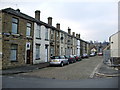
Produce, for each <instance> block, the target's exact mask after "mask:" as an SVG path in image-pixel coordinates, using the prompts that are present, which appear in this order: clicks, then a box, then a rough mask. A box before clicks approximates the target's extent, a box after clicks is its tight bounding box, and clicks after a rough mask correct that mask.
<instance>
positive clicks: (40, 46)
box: [33, 10, 50, 64]
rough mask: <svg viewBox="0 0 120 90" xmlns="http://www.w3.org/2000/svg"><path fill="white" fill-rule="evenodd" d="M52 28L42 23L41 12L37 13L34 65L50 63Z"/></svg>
mask: <svg viewBox="0 0 120 90" xmlns="http://www.w3.org/2000/svg"><path fill="white" fill-rule="evenodd" d="M49 35H50V27H49V25H48V24H46V23H44V22H42V21H40V11H39V10H36V11H35V22H34V40H33V64H39V63H45V62H49V57H50V53H49V50H50V38H49Z"/></svg>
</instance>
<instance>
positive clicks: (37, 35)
mask: <svg viewBox="0 0 120 90" xmlns="http://www.w3.org/2000/svg"><path fill="white" fill-rule="evenodd" d="M40 31H41V27H40V25H37V28H36V38H40Z"/></svg>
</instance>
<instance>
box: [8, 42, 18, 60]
mask: <svg viewBox="0 0 120 90" xmlns="http://www.w3.org/2000/svg"><path fill="white" fill-rule="evenodd" d="M17 47H18V45H16V44H12V45H11V52H10V60H11V61H17Z"/></svg>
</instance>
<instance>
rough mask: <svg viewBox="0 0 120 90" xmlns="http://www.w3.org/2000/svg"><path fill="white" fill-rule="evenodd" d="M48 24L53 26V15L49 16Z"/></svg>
mask: <svg viewBox="0 0 120 90" xmlns="http://www.w3.org/2000/svg"><path fill="white" fill-rule="evenodd" d="M48 24H49V25H51V26H52V17H48Z"/></svg>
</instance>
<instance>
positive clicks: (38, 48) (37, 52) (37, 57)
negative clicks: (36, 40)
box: [36, 44, 40, 59]
mask: <svg viewBox="0 0 120 90" xmlns="http://www.w3.org/2000/svg"><path fill="white" fill-rule="evenodd" d="M36 59H40V45H39V44H37V45H36Z"/></svg>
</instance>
